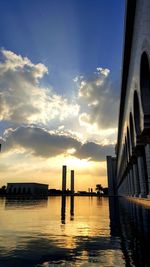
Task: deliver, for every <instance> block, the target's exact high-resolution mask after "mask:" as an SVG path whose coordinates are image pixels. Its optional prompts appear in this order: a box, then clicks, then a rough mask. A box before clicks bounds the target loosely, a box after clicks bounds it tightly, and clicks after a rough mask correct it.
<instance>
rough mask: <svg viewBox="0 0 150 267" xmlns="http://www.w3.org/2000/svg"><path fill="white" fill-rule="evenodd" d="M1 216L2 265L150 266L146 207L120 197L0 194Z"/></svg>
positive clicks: (149, 236) (11, 266)
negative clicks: (7, 196)
mask: <svg viewBox="0 0 150 267" xmlns="http://www.w3.org/2000/svg"><path fill="white" fill-rule="evenodd" d="M74 207H75V213H74ZM0 217H1V220H0V266H3V267H13V266H17V267H18V266H21V267H22V266H23V267H24V266H28V267H32V266H34V267H35V266H36V267H39V266H41V267H45V266H46V267H48V266H55V265H57V266H102V267H103V266H109V267H110V266H111V267H112V266H117V267H119V266H127V267H128V266H138V267H144V266H150V256H149V250H148V248H149V246H148V245H149V243H148V242H149V238H150V228H149V223H150V209H148V208H145V207H142V206H139V205H137V204H135V203H132V202H129V201H125V200H123V199H122V198H120V199H116V198H111V199H109V200H108V199H107V198H97V197H73V196H72V197H69V196H67V197H66V196H63V197H49V198H48V200H47V201H46V200H42V201H41V200H35V201H34V200H32V201H29V200H17V201H16V200H12V199H11V200H10V199H9V200H8V199H4V198H3V199H0ZM60 217H61V220H60Z"/></svg>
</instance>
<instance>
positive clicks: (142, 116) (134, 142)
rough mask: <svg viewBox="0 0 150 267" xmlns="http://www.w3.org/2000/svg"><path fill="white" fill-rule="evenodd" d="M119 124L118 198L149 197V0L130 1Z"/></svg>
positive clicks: (127, 9) (117, 151) (128, 3)
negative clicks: (119, 196)
mask: <svg viewBox="0 0 150 267" xmlns="http://www.w3.org/2000/svg"><path fill="white" fill-rule="evenodd" d="M125 23H126V24H125V37H124V54H123V67H122V85H121V99H120V111H119V124H118V140H117V148H116V154H117V163H116V179H117V190H118V195H121V196H133V197H134V196H135V197H144V198H146V197H150V1H149V0H128V1H127V2H126V22H125Z"/></svg>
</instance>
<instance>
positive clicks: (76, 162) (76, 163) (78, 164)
mask: <svg viewBox="0 0 150 267" xmlns="http://www.w3.org/2000/svg"><path fill="white" fill-rule="evenodd" d="M64 164H65V165H68V166H69V167H70V168H78V169H81V168H85V167H89V166H90V162H89V161H88V159H82V160H81V159H78V158H76V157H73V156H69V157H67V158H65V159H64Z"/></svg>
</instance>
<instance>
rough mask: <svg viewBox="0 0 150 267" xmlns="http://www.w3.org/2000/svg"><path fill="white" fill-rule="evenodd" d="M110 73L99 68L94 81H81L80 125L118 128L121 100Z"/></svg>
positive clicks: (79, 96)
mask: <svg viewBox="0 0 150 267" xmlns="http://www.w3.org/2000/svg"><path fill="white" fill-rule="evenodd" d="M109 73H110V70H109V69H103V68H100V67H98V68H97V71H96V72H95V75H94V77H93V78H92V79H84V78H83V79H81V81H80V83H79V90H78V100H79V103H80V107H81V112H80V116H79V122H80V125H85V126H86V127H90V126H91V125H96V126H97V128H98V129H108V128H113V127H116V124H117V119H118V115H117V114H118V106H119V98H118V95H117V94H116V88H114V86H113V85H112V83H111V82H110V80H109Z"/></svg>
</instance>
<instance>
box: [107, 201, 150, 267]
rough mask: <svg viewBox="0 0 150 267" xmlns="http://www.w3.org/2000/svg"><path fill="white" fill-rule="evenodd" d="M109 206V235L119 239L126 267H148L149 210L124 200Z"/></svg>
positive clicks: (149, 259) (149, 256)
mask: <svg viewBox="0 0 150 267" xmlns="http://www.w3.org/2000/svg"><path fill="white" fill-rule="evenodd" d="M109 205H110V230H111V235H112V236H118V238H120V241H121V248H122V251H123V254H124V258H125V262H126V266H139V267H144V266H145V267H146V266H150V253H149V240H150V228H149V225H150V208H148V207H144V206H141V205H138V204H136V203H135V202H132V201H129V200H125V199H124V198H120V199H116V198H111V200H110V201H109Z"/></svg>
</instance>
